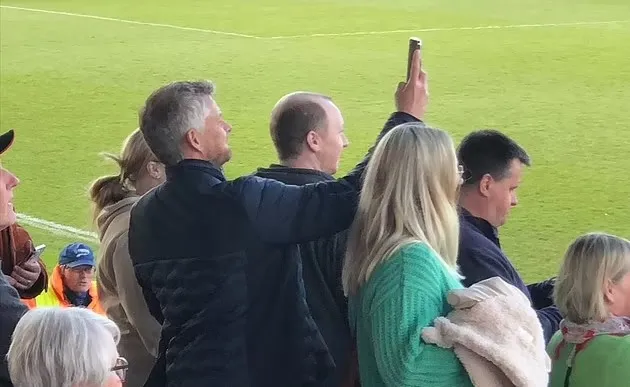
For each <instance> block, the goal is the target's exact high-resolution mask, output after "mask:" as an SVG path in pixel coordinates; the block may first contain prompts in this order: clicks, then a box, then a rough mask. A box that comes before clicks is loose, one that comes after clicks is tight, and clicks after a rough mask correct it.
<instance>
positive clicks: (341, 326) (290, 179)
mask: <svg viewBox="0 0 630 387" xmlns="http://www.w3.org/2000/svg"><path fill="white" fill-rule="evenodd" d="M255 175H256V176H258V177H262V178H265V179H274V180H278V181H280V182H282V183H284V184H292V185H305V184H312V183H318V182H322V181H331V180H334V177H332V176H330V175H328V174H326V173H324V172H320V171H316V170H313V169H302V168H288V167H285V166H281V165H271V166H270V167H269V168H259V169H258V171H257V172H256V174H255ZM347 238H348V232H347V230H344V231H341V232H340V233H338V234H335V235H334V236H331V237H327V238H320V239H318V240H316V241H312V242H308V243H304V244H301V245H300V246H299V249H298V250H299V254H300V260H301V262H302V278H303V280H304V290H305V291H306V303H307V304H308V307H309V309H310V311H311V315H312V316H313V320H314V321H315V324H316V325H317V329H318V330H319V331H320V333H321V334H322V337H323V339H324V342H325V343H326V346H327V347H328V351H329V352H330V355H331V356H332V358H333V360H334V362H335V371H334V373H333V374H332V375H331V376H330V377H329V378H328V379H327V380H326V381H325V382H324V383H322V384H321V387H339V386H340V385H341V382H342V380H343V378H344V377H345V375H346V373H347V372H348V366H349V360H350V356H351V349H352V341H351V335H350V327H349V326H348V303H347V299H346V297H345V296H344V294H343V288H342V286H341V270H342V268H343V261H344V256H345V253H346V240H347ZM294 252H295V248H293V246H290V245H289V246H283V247H281V248H278V249H277V251H276V254H278V255H282V254H291V253H294Z"/></svg>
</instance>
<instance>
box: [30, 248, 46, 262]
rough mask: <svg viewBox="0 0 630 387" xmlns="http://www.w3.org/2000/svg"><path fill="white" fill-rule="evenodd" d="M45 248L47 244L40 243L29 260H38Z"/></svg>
mask: <svg viewBox="0 0 630 387" xmlns="http://www.w3.org/2000/svg"><path fill="white" fill-rule="evenodd" d="M44 250H46V245H39V246H37V247H35V252H34V253H33V255H31V256H30V258H29V259H28V261H38V260H39V259H40V258H41V257H42V254H43V253H44Z"/></svg>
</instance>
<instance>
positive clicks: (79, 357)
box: [7, 307, 120, 387]
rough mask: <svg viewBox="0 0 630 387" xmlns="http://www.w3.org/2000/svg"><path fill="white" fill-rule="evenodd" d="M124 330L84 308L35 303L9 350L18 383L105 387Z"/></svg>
mask: <svg viewBox="0 0 630 387" xmlns="http://www.w3.org/2000/svg"><path fill="white" fill-rule="evenodd" d="M119 340H120V330H119V329H118V327H117V326H116V324H115V323H113V322H112V321H111V320H109V319H107V318H105V317H103V316H100V315H98V314H96V313H94V312H93V311H91V310H89V309H85V308H75V307H70V308H60V307H54V308H36V309H33V310H31V311H29V312H27V313H26V314H25V315H24V316H23V317H22V319H21V320H20V321H19V322H18V324H17V326H16V327H15V331H14V333H13V338H12V340H11V346H10V348H9V352H8V354H7V359H8V363H9V375H10V377H11V381H12V382H13V384H14V385H15V387H51V386H54V387H74V386H77V385H80V386H86V387H101V386H103V385H104V384H105V382H106V381H107V379H108V377H109V376H110V375H111V371H110V370H111V368H112V367H113V366H114V365H115V362H116V359H117V357H118V351H117V350H116V345H117V344H118V341H119Z"/></svg>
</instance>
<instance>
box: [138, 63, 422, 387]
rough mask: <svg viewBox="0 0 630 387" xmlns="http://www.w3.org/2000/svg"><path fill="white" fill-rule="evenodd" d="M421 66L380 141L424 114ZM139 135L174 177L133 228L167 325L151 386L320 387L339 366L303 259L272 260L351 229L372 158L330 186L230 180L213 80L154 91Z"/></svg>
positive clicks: (155, 304)
mask: <svg viewBox="0 0 630 387" xmlns="http://www.w3.org/2000/svg"><path fill="white" fill-rule="evenodd" d="M413 68H414V70H413V72H412V76H411V77H410V80H409V81H408V82H407V83H405V84H402V85H399V89H398V91H397V93H396V96H397V97H396V103H397V110H398V111H397V112H396V113H394V114H393V115H392V116H391V117H390V118H389V120H388V121H387V123H386V124H385V127H384V129H383V131H382V132H381V135H382V134H383V133H385V132H387V131H389V130H390V129H392V128H393V127H394V126H396V125H398V124H400V123H404V122H410V121H419V118H420V117H422V116H423V115H424V111H425V109H426V103H427V93H426V90H427V86H426V76H425V75H424V73H423V72H422V71H421V63H420V56H419V54H417V55H416V62H415V63H414V66H413ZM140 129H141V131H142V133H143V134H144V136H145V139H146V141H147V143H148V145H149V147H150V148H151V150H152V151H153V153H154V154H155V155H156V157H157V158H158V159H159V161H160V162H162V163H163V164H165V165H166V174H167V180H166V182H165V183H164V184H163V185H161V186H159V187H158V188H156V189H154V190H153V191H151V192H149V193H147V194H146V195H145V196H143V197H142V198H141V199H140V200H139V201H138V203H137V205H136V206H135V207H134V208H133V210H132V212H131V222H130V230H129V248H130V253H131V254H130V255H131V258H132V261H133V263H134V269H135V272H136V276H137V278H138V281H139V283H140V286H141V287H142V289H143V292H144V296H145V299H146V301H147V305H148V306H149V310H150V311H151V313H152V314H153V315H154V316H155V317H156V319H157V320H158V321H159V322H160V323H161V324H162V333H161V339H160V344H159V349H158V359H157V363H156V366H155V367H154V369H153V371H152V373H151V376H150V377H149V380H148V381H147V384H146V386H183V387H187V386H190V387H193V386H194V387H196V386H230V387H240V386H243V387H244V386H261V387H262V386H316V385H319V383H321V381H322V380H324V379H326V378H327V377H328V376H329V373H330V369H331V366H332V361H331V358H330V355H329V353H328V350H327V348H326V345H325V344H324V342H323V340H322V338H321V335H320V333H319V331H318V329H317V327H316V325H315V323H314V322H313V319H312V317H311V315H310V313H309V310H308V306H307V304H306V301H305V297H304V287H303V283H302V281H301V273H300V262H299V259H295V255H291V256H286V257H278V256H274V255H273V254H270V252H273V251H275V250H276V249H277V248H278V247H280V246H282V245H296V244H298V243H302V242H307V241H310V240H315V239H318V238H321V237H325V236H330V235H333V234H335V233H337V232H339V231H341V230H344V229H346V228H348V226H349V225H350V223H351V222H352V219H353V217H354V213H355V211H356V206H357V204H358V203H357V202H358V194H359V189H360V185H361V176H362V173H363V171H364V169H365V166H366V164H367V160H368V158H369V156H368V158H366V159H365V160H363V161H362V162H361V163H360V164H359V165H357V167H356V168H355V169H354V170H353V171H352V172H351V173H350V174H349V175H347V176H345V177H344V178H342V179H339V180H335V181H330V182H323V183H318V184H310V185H305V186H299V187H298V186H290V185H285V184H282V183H280V182H277V181H273V180H267V179H261V178H258V177H254V176H247V177H242V178H239V179H236V180H233V181H227V180H226V178H225V176H224V175H223V172H222V169H221V168H222V166H223V165H224V164H225V163H226V162H227V161H228V160H229V159H230V157H231V151H230V148H229V146H228V135H229V133H230V132H231V126H230V125H229V124H228V123H227V122H226V121H225V119H224V118H223V115H222V114H221V111H220V109H219V106H218V105H217V103H216V101H215V99H214V93H213V86H212V84H210V83H207V82H175V83H171V84H169V85H166V86H164V87H161V88H160V89H158V90H156V91H155V92H154V93H153V94H152V95H151V96H150V97H149V98H148V99H147V101H146V103H145V106H144V108H143V109H142V111H141V113H140Z"/></svg>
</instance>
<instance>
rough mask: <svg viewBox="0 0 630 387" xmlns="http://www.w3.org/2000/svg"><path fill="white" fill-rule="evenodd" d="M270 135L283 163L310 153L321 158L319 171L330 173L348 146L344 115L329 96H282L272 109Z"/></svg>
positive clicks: (302, 94) (295, 93) (295, 94)
mask: <svg viewBox="0 0 630 387" xmlns="http://www.w3.org/2000/svg"><path fill="white" fill-rule="evenodd" d="M269 131H270V133H271V138H272V140H273V143H274V145H275V147H276V151H277V152H278V158H279V159H280V161H281V162H283V163H288V162H289V161H291V160H296V159H298V158H300V157H302V156H303V155H304V153H305V152H309V153H310V154H311V156H313V157H317V158H318V159H320V162H319V164H321V165H322V167H321V170H323V171H324V172H327V173H330V174H333V173H335V172H336V170H337V165H338V163H339V158H340V156H341V151H342V150H343V148H344V147H345V146H347V140H346V138H345V135H344V133H343V117H342V116H341V112H340V111H339V108H337V106H336V105H335V104H334V103H333V102H332V99H331V98H330V97H328V96H325V95H323V94H318V93H311V92H304V91H299V92H294V93H291V94H287V95H285V96H284V97H282V98H281V99H280V100H279V101H278V103H276V106H274V108H273V111H272V112H271V122H270V125H269Z"/></svg>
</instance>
